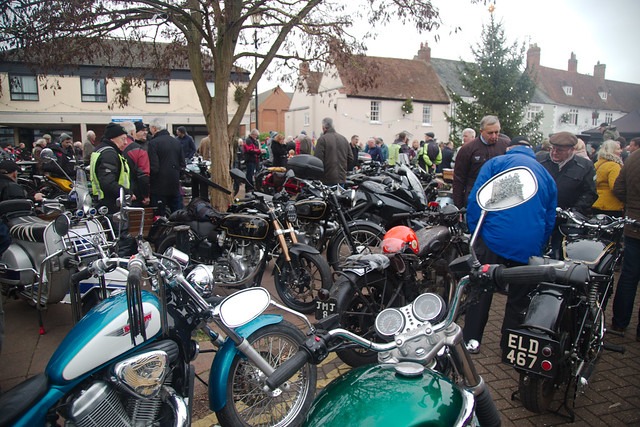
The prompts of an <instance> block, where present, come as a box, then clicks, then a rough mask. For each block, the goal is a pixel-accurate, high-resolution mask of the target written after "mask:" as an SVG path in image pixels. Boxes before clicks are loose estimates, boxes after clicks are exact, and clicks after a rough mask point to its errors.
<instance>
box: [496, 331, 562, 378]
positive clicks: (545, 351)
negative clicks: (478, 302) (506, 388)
mask: <svg viewBox="0 0 640 427" xmlns="http://www.w3.org/2000/svg"><path fill="white" fill-rule="evenodd" d="M560 356H561V355H560V344H559V343H558V342H557V341H554V340H551V339H549V337H547V336H546V335H545V336H543V335H538V334H535V333H533V332H531V331H526V330H513V329H509V330H507V343H506V348H505V349H504V350H503V352H502V361H503V362H504V363H507V364H509V365H513V366H514V367H515V368H517V369H522V370H525V371H528V372H533V373H536V374H538V375H542V376H545V377H549V378H552V377H553V376H554V375H555V372H556V370H557V368H558V360H560Z"/></svg>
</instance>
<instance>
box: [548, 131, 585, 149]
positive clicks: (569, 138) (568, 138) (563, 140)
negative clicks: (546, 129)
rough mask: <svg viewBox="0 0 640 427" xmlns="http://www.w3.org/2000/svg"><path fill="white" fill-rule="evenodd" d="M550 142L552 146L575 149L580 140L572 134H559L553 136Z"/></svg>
mask: <svg viewBox="0 0 640 427" xmlns="http://www.w3.org/2000/svg"><path fill="white" fill-rule="evenodd" d="M549 142H550V143H551V145H558V146H561V147H573V146H575V145H576V144H577V143H578V138H577V137H576V136H575V135H574V134H572V133H571V132H558V133H554V134H553V135H551V138H549Z"/></svg>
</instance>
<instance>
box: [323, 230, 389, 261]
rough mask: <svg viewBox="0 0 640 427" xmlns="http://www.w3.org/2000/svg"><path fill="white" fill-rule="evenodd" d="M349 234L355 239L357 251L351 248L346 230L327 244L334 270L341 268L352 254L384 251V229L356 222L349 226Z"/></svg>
mask: <svg viewBox="0 0 640 427" xmlns="http://www.w3.org/2000/svg"><path fill="white" fill-rule="evenodd" d="M349 234H350V235H351V238H352V239H353V243H354V245H355V251H352V250H351V248H350V246H349V241H348V240H347V236H346V235H345V233H344V232H341V233H338V234H337V235H336V236H335V237H333V238H332V239H331V241H330V242H329V245H328V246H327V261H329V265H330V266H331V268H333V269H334V270H340V266H341V265H342V264H343V263H344V261H345V260H346V259H347V257H348V256H350V255H356V254H358V255H359V254H371V253H381V252H382V238H383V237H384V231H381V230H379V229H378V228H376V227H371V226H369V225H367V224H355V225H352V226H351V227H349Z"/></svg>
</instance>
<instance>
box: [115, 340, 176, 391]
mask: <svg viewBox="0 0 640 427" xmlns="http://www.w3.org/2000/svg"><path fill="white" fill-rule="evenodd" d="M168 371H169V356H168V355H167V353H166V352H164V351H161V350H155V351H150V352H147V353H142V354H138V355H135V356H133V357H130V358H128V359H126V360H123V361H122V362H119V363H116V365H115V366H114V367H113V375H114V376H115V378H116V380H117V381H118V382H119V383H120V384H122V385H124V386H125V388H126V389H127V390H128V391H130V392H131V393H133V394H134V395H136V396H139V397H140V398H142V399H147V398H150V397H154V396H156V395H157V394H158V392H159V391H160V388H161V387H162V383H163V382H164V378H165V377H166V375H167V372H168Z"/></svg>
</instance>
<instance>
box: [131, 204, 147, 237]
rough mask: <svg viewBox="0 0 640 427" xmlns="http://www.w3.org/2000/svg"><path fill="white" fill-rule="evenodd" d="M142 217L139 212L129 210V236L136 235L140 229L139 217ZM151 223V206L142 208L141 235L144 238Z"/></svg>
mask: <svg viewBox="0 0 640 427" xmlns="http://www.w3.org/2000/svg"><path fill="white" fill-rule="evenodd" d="M141 218H142V213H141V212H129V234H130V235H131V236H137V235H138V231H139V230H140V219H141ZM152 223H153V208H144V227H143V231H142V237H144V238H145V239H146V238H147V236H149V230H150V229H151V224H152Z"/></svg>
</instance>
